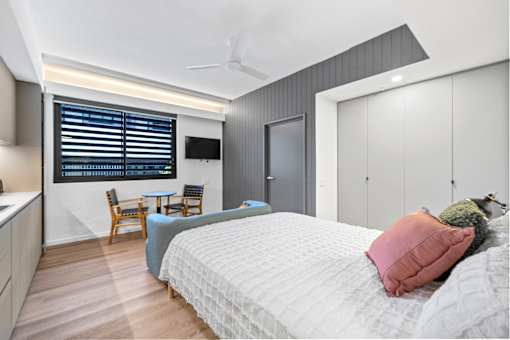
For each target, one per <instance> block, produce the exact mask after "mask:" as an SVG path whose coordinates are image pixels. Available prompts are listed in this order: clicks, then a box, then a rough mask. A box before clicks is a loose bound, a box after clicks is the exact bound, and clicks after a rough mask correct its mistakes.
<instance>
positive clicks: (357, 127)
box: [338, 97, 367, 226]
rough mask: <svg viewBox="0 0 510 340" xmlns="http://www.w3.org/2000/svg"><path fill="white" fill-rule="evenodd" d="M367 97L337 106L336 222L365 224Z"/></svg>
mask: <svg viewBox="0 0 510 340" xmlns="http://www.w3.org/2000/svg"><path fill="white" fill-rule="evenodd" d="M366 171H367V97H363V98H359V99H353V100H349V101H346V102H342V103H340V104H339V105H338V219H339V221H340V222H345V223H349V224H353V225H359V226H366V224H367V185H366V180H365V178H366V176H367V173H366Z"/></svg>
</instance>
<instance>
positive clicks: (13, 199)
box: [0, 191, 41, 228]
mask: <svg viewBox="0 0 510 340" xmlns="http://www.w3.org/2000/svg"><path fill="white" fill-rule="evenodd" d="M40 195H41V192H40V191H30V192H4V193H3V194H1V195H0V205H9V206H10V207H8V208H5V209H3V210H1V211H0V228H1V227H2V226H3V225H4V224H5V222H7V221H9V220H10V219H11V218H12V217H14V216H15V215H16V214H17V213H18V212H20V211H21V210H22V209H23V208H24V207H26V206H27V205H28V204H29V203H30V202H32V201H33V200H34V199H36V198H37V197H39V196H40Z"/></svg>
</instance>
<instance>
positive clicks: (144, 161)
mask: <svg viewBox="0 0 510 340" xmlns="http://www.w3.org/2000/svg"><path fill="white" fill-rule="evenodd" d="M92 104H93V105H92ZM175 140H176V120H175V115H169V114H163V113H154V112H150V113H148V112H146V111H142V110H136V109H130V108H124V107H116V106H112V105H107V104H99V103H91V102H84V101H75V100H72V101H71V100H63V99H59V100H57V99H56V100H55V176H54V181H55V182H83V181H112V180H130V179H155V178H176V158H175V156H176V150H175V145H176V143H175Z"/></svg>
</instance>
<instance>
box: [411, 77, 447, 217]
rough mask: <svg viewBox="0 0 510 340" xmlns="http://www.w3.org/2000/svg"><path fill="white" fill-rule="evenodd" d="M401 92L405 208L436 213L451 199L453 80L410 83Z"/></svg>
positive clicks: (444, 79) (443, 79)
mask: <svg viewBox="0 0 510 340" xmlns="http://www.w3.org/2000/svg"><path fill="white" fill-rule="evenodd" d="M404 93H405V113H404V211H405V213H406V214H407V213H411V212H414V211H416V210H417V209H419V208H421V207H427V208H428V209H430V210H431V211H432V212H433V213H434V214H439V213H441V211H442V210H443V209H444V208H446V207H447V206H448V205H450V203H451V199H452V189H451V179H452V152H451V149H452V146H451V144H452V143H451V136H452V123H451V117H452V110H451V108H452V97H451V94H452V79H451V77H445V78H440V79H434V80H430V81H426V82H423V83H419V84H415V85H410V86H407V87H405V89H404Z"/></svg>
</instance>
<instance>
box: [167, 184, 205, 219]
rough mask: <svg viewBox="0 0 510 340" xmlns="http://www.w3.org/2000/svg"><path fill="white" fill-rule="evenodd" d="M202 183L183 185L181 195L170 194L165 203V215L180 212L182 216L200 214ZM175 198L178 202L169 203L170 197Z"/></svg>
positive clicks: (202, 193) (202, 192) (202, 194)
mask: <svg viewBox="0 0 510 340" xmlns="http://www.w3.org/2000/svg"><path fill="white" fill-rule="evenodd" d="M203 196H204V186H203V185H189V184H185V185H184V190H183V191H182V196H171V197H169V198H168V202H167V203H168V204H167V205H165V213H166V214H167V215H170V214H177V213H181V214H182V216H184V217H188V216H192V215H202V210H203V209H202V208H203ZM174 198H177V199H179V201H180V202H179V203H173V204H170V199H174Z"/></svg>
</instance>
